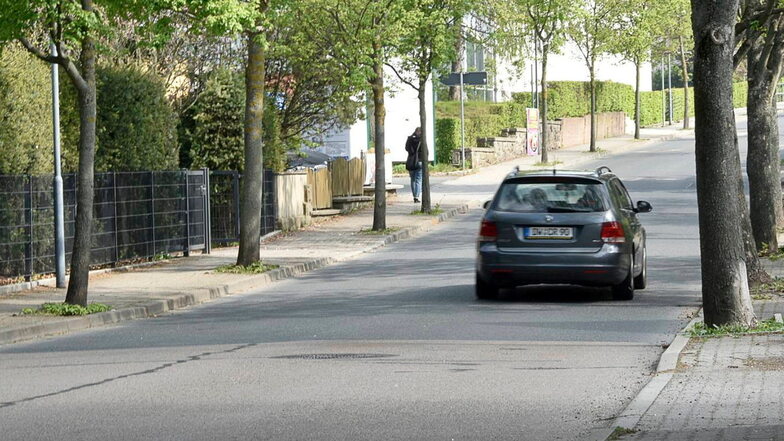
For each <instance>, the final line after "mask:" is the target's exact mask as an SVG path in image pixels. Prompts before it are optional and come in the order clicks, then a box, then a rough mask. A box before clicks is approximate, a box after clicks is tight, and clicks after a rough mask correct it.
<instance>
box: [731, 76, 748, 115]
mask: <svg viewBox="0 0 784 441" xmlns="http://www.w3.org/2000/svg"><path fill="white" fill-rule="evenodd" d="M748 93H749V83H747V82H746V81H741V82H738V83H735V84H733V85H732V106H733V107H735V108H736V109H739V108H741V107H746V96H747V95H748Z"/></svg>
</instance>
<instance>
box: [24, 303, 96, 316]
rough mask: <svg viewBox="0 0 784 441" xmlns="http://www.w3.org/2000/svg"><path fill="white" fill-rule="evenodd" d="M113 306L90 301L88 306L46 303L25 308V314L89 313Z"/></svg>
mask: <svg viewBox="0 0 784 441" xmlns="http://www.w3.org/2000/svg"><path fill="white" fill-rule="evenodd" d="M110 309H111V307H110V306H108V305H104V304H103V303H90V304H89V305H87V307H84V306H81V305H69V304H68V303H44V304H43V305H41V307H40V308H37V309H35V308H25V309H23V310H22V314H23V315H34V314H45V315H58V316H72V315H88V314H95V313H98V312H106V311H108V310H110Z"/></svg>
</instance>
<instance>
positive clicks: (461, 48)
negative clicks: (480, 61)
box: [449, 23, 465, 101]
mask: <svg viewBox="0 0 784 441" xmlns="http://www.w3.org/2000/svg"><path fill="white" fill-rule="evenodd" d="M456 28H457V29H455V33H457V38H455V55H456V56H457V58H456V59H455V61H453V62H452V72H462V71H463V57H464V56H465V38H464V37H463V26H462V25H461V24H460V23H458V24H457V25H456ZM461 93H462V90H461V89H460V86H449V100H450V101H460V94H461Z"/></svg>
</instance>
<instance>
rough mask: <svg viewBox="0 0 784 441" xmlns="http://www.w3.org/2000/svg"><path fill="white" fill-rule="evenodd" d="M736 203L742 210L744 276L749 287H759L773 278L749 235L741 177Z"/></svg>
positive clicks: (746, 206)
mask: <svg viewBox="0 0 784 441" xmlns="http://www.w3.org/2000/svg"><path fill="white" fill-rule="evenodd" d="M737 192H738V203H739V204H740V207H741V210H742V212H743V213H742V216H741V222H742V227H743V249H744V251H745V253H746V257H745V259H746V275H747V278H748V279H749V286H759V285H762V284H763V283H770V282H772V281H773V278H772V277H771V276H770V274H768V272H767V270H765V267H764V266H763V265H762V262H761V261H760V258H759V253H758V252H757V246H756V244H755V243H754V235H753V234H752V233H751V219H750V218H749V207H748V204H747V203H746V194H745V193H744V191H743V176H742V175H741V176H738V183H737Z"/></svg>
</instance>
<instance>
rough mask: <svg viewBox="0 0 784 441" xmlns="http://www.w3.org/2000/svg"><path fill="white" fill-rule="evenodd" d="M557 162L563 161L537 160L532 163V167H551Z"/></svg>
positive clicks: (561, 162)
mask: <svg viewBox="0 0 784 441" xmlns="http://www.w3.org/2000/svg"><path fill="white" fill-rule="evenodd" d="M558 164H563V161H550V162H542V161H539V162H537V163H536V164H534V167H552V166H554V165H558Z"/></svg>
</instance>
